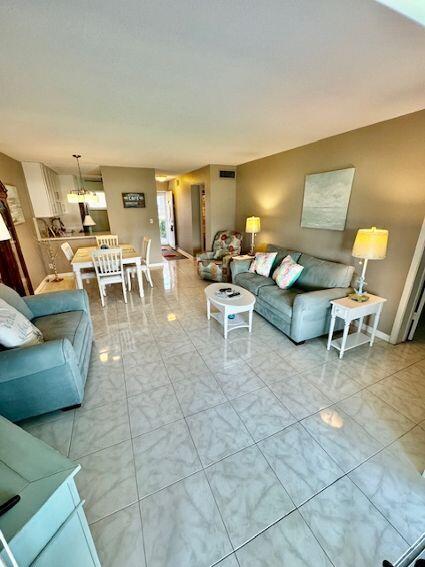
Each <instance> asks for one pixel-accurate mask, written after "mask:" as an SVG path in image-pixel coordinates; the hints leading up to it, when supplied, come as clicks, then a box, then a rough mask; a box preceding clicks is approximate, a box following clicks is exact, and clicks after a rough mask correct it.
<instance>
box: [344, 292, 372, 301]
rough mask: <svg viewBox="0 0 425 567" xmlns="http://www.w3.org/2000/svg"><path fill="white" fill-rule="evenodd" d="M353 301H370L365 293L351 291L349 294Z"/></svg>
mask: <svg viewBox="0 0 425 567" xmlns="http://www.w3.org/2000/svg"><path fill="white" fill-rule="evenodd" d="M348 297H349V298H350V299H351V300H352V301H357V303H364V302H365V301H369V296H367V295H366V294H365V293H350V294H349V296H348Z"/></svg>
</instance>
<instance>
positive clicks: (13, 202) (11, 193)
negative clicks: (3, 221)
mask: <svg viewBox="0 0 425 567" xmlns="http://www.w3.org/2000/svg"><path fill="white" fill-rule="evenodd" d="M5 187H6V189H7V204H8V205H9V209H10V214H11V215H12V220H13V224H22V223H23V222H25V217H24V212H23V210H22V205H21V201H20V200H19V195H18V190H17V189H16V187H15V186H14V185H5Z"/></svg>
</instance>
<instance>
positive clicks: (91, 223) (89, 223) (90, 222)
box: [83, 215, 96, 226]
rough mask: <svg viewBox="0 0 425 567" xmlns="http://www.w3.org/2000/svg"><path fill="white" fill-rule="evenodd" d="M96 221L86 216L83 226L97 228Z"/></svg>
mask: <svg viewBox="0 0 425 567" xmlns="http://www.w3.org/2000/svg"><path fill="white" fill-rule="evenodd" d="M95 224H96V223H95V222H94V220H93V219H92V218H91V216H90V215H86V216H85V217H84V221H83V226H95Z"/></svg>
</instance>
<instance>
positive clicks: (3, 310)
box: [0, 299, 43, 348]
mask: <svg viewBox="0 0 425 567" xmlns="http://www.w3.org/2000/svg"><path fill="white" fill-rule="evenodd" d="M42 342H43V335H42V334H41V332H40V331H39V329H37V327H35V326H34V325H33V324H32V323H31V321H30V320H29V319H27V318H26V317H25V316H24V315H22V313H20V312H19V311H18V310H17V309H15V308H14V307H12V306H11V305H9V304H8V303H7V302H6V301H4V299H0V344H1V345H3V346H4V347H7V348H13V347H19V346H30V345H36V344H39V343H42Z"/></svg>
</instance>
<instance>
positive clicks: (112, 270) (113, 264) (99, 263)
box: [92, 248, 127, 307]
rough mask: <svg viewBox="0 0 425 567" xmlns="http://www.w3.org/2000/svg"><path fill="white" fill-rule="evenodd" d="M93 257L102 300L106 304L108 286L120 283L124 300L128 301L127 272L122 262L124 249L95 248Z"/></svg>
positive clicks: (103, 304)
mask: <svg viewBox="0 0 425 567" xmlns="http://www.w3.org/2000/svg"><path fill="white" fill-rule="evenodd" d="M92 259H93V265H94V269H95V271H96V277H97V283H98V286H99V294H100V301H101V302H102V307H104V306H105V297H106V286H107V285H109V284H114V283H120V284H121V285H122V293H123V296H124V302H125V303H127V290H126V288H125V273H124V268H123V263H122V249H121V248H108V249H106V250H93V252H92Z"/></svg>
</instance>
